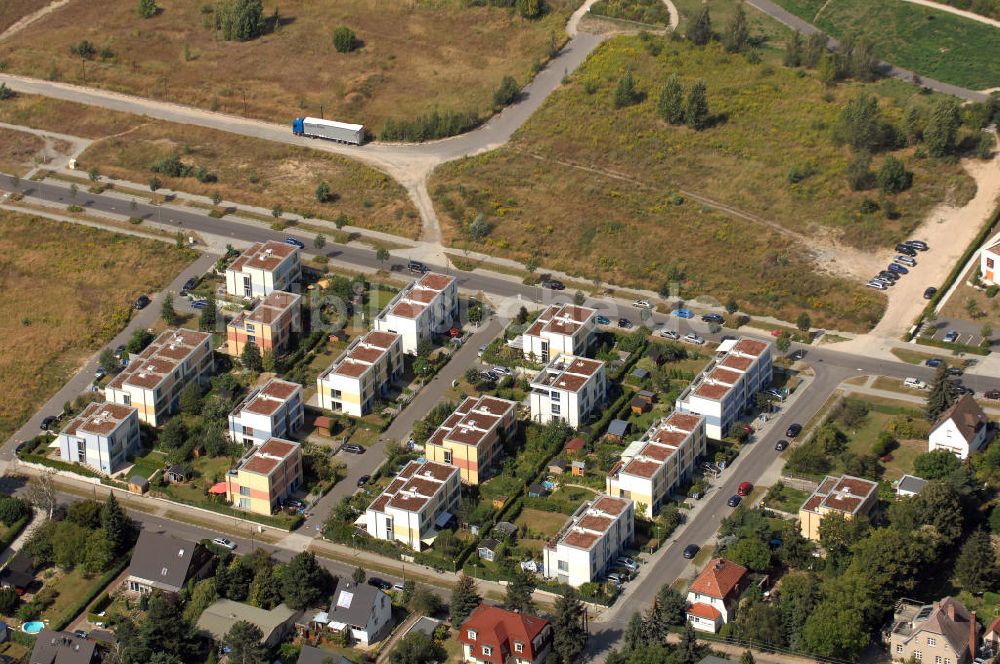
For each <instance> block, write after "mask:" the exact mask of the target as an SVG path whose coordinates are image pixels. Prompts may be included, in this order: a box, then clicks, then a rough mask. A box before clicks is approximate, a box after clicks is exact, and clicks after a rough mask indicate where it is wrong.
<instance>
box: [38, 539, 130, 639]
mask: <svg viewBox="0 0 1000 664" xmlns="http://www.w3.org/2000/svg"><path fill="white" fill-rule="evenodd" d="M131 559H132V557H131V556H122V558H121V559H120V560H119V561H118V564H117V565H115V566H114V567H112V568H111V569H109V570H108V571H107V572H105V573H104V575H103V576H101V578H100V580H99V581H98V582H97V583H95V584H94V587H93V588H91V590H90V592H88V593H87V594H86V595H85V596H84V597H83V598H82V599H81V600H80V601H79V602H77V603H76V604H75V605H73V606H70V607H69V608H68V609H66V611H64V612H63V615H62V616H61V617H60V618H58V619H56V620H53V621H52V622H51V624H49V629H51V630H52V631H54V632H58V631H61V630H62V629H64V628H65V627H66V625H68V624H70V623H71V622H73V619H74V618H76V617H77V616H78V615H80V613H82V612H83V610H84V609H86V608H87V606H88V605H89V604H90V603H91V602H92V601H94V598H96V597H97V596H98V595H99V594H101V593H102V592H104V589H105V588H107V587H108V584H109V583H111V582H112V581H114V580H115V579H116V578H117V577H118V575H119V574H121V573H122V572H123V571H125V568H126V567H128V566H129V563H130V562H132V560H131Z"/></svg>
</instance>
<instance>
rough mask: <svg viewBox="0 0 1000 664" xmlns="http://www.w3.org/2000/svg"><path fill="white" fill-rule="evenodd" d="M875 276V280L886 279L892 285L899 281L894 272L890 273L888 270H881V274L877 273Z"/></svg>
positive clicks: (897, 275)
mask: <svg viewBox="0 0 1000 664" xmlns="http://www.w3.org/2000/svg"><path fill="white" fill-rule="evenodd" d="M875 276H876V278H879V279H886V280H888V281H892V282H894V283H895V282H897V281H899V277H900V275H899V274H897V273H896V272H890V271H889V270H882V271H881V272H879V273H878V274H877V275H875Z"/></svg>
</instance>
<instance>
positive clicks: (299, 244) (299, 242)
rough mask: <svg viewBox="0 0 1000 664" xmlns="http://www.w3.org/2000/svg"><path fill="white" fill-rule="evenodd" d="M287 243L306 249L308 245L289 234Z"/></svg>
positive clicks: (286, 239)
mask: <svg viewBox="0 0 1000 664" xmlns="http://www.w3.org/2000/svg"><path fill="white" fill-rule="evenodd" d="M285 244H290V245H292V246H293V247H298V248H299V249H305V248H306V245H305V244H303V243H302V241H301V240H296V239H295V238H293V237H291V236H289V237H286V238H285Z"/></svg>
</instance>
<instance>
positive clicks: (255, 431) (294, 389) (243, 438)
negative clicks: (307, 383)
mask: <svg viewBox="0 0 1000 664" xmlns="http://www.w3.org/2000/svg"><path fill="white" fill-rule="evenodd" d="M304 421H305V408H304V406H303V401H302V386H301V385H299V384H298V383H292V382H289V381H287V380H281V379H280V378H272V379H271V380H269V381H267V383H266V384H265V385H264V386H263V387H262V388H260V389H259V390H255V391H253V392H251V393H250V394H248V395H247V396H246V398H245V399H243V401H242V402H240V404H239V405H238V406H236V408H235V409H233V412H232V413H230V414H229V437H230V438H232V440H233V442H235V443H243V444H244V445H262V444H263V443H264V442H265V441H266V440H267V439H268V438H292V437H294V436H295V435H296V434H297V433H298V432H299V430H300V429H301V428H302V424H303V423H304Z"/></svg>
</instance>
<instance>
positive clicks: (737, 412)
mask: <svg viewBox="0 0 1000 664" xmlns="http://www.w3.org/2000/svg"><path fill="white" fill-rule="evenodd" d="M772 375H773V366H772V359H771V344H769V343H767V342H764V341H757V340H756V339H749V338H746V337H742V338H740V339H739V340H737V341H736V342H735V343H734V344H732V347H731V348H730V349H729V350H728V351H726V352H725V353H724V354H722V356H721V357H719V358H717V359H715V360H713V361H712V362H711V363H709V365H708V366H707V367H705V369H704V370H703V371H702V372H701V373H700V374H698V376H696V377H695V379H694V380H693V381H691V384H690V385H689V386H688V387H687V388H686V389H685V390H684V391H683V392H681V394H680V396H679V397H678V398H677V401H676V402H675V404H674V407H675V409H676V410H678V411H680V412H682V413H694V414H696V415H701V416H703V417H704V418H705V432H706V433H707V434H708V437H709V438H713V439H715V440H721V439H722V438H723V437H725V436H726V435H727V434H728V433H729V428H730V427H731V426H732V424H733V423H734V422H736V421H737V420H738V419H739V418H740V416H741V415H742V414H743V412H744V411H745V410H746V409H747V408H749V407H751V406H753V405H754V395H755V394H757V392H760V391H761V390H763V389H766V388H767V387H768V386H769V385H770V384H771V378H772Z"/></svg>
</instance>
